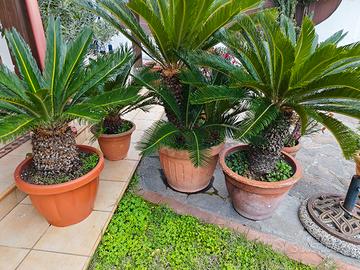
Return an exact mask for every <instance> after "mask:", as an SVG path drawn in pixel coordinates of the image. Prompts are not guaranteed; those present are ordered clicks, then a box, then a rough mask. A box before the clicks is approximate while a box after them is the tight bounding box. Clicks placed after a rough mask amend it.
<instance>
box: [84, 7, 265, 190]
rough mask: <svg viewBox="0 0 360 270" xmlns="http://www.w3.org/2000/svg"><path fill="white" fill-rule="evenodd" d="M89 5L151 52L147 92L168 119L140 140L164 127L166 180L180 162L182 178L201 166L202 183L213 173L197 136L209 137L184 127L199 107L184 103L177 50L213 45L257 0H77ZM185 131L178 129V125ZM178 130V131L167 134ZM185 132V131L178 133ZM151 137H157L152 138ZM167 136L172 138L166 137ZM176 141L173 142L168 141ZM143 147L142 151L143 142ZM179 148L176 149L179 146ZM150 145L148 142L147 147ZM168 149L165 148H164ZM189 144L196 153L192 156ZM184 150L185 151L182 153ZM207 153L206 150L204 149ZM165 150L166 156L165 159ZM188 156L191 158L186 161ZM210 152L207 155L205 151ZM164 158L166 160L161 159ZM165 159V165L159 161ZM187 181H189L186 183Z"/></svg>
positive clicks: (162, 152)
mask: <svg viewBox="0 0 360 270" xmlns="http://www.w3.org/2000/svg"><path fill="white" fill-rule="evenodd" d="M82 2H83V4H84V5H85V6H87V7H88V8H89V9H92V10H94V12H95V13H96V14H98V15H99V16H101V17H102V18H104V19H105V20H107V21H109V22H110V23H111V24H112V25H113V26H115V27H116V28H117V29H118V30H119V31H120V32H121V33H123V34H124V35H125V36H126V37H127V38H129V39H130V40H131V41H133V42H134V43H135V44H138V45H139V46H140V47H141V48H142V50H143V51H144V52H145V53H146V54H147V55H149V56H150V58H152V60H153V61H154V62H155V63H156V65H157V66H159V68H157V72H156V73H158V74H160V86H159V87H152V88H151V91H152V93H153V94H154V95H155V96H156V97H157V98H158V99H159V103H161V104H163V105H164V107H165V113H166V116H167V119H168V121H162V122H158V123H157V124H156V125H155V126H154V127H153V128H152V129H151V130H150V131H149V132H150V133H151V134H152V135H151V134H150V135H151V136H150V135H149V132H147V137H146V138H145V141H150V140H146V139H148V138H150V137H152V138H153V139H155V140H154V143H155V142H158V139H160V138H157V135H158V134H160V133H157V131H159V130H161V131H162V132H161V134H163V135H165V134H164V133H163V132H164V131H166V130H168V133H166V134H167V136H165V138H166V140H163V138H162V145H163V146H164V143H165V141H166V142H167V148H166V149H168V150H166V151H165V150H163V149H160V159H161V161H162V165H163V169H164V172H165V175H166V176H167V178H168V181H169V182H175V181H178V180H176V179H173V180H174V181H172V180H170V177H171V172H169V171H168V170H169V169H170V168H174V167H177V166H180V165H177V164H186V165H183V166H181V168H183V170H182V171H181V172H179V175H180V174H182V175H183V176H182V177H181V179H182V181H185V182H188V183H191V182H192V181H193V180H194V176H193V175H199V174H200V173H201V174H203V170H206V171H207V172H206V174H205V175H206V176H208V175H210V177H206V178H208V179H206V183H207V184H208V183H209V181H210V178H211V175H212V174H213V171H214V170H213V169H214V166H208V164H209V163H202V162H199V160H200V158H199V157H201V156H203V155H201V154H200V152H201V151H200V149H199V148H198V147H199V140H201V139H203V140H204V141H206V140H208V139H209V138H199V133H197V132H195V131H194V130H193V127H191V129H190V130H192V131H194V132H188V127H189V126H190V125H194V126H197V125H198V124H199V115H197V114H193V112H198V113H199V114H202V111H201V110H198V109H195V108H189V106H190V104H189V102H188V101H189V99H188V97H187V95H188V93H189V92H188V90H187V87H188V86H183V84H182V83H181V81H180V74H181V72H182V70H184V69H186V65H184V62H183V61H182V59H181V57H180V56H179V55H180V52H183V51H192V50H196V49H208V48H210V47H211V46H213V45H214V44H215V43H214V41H215V40H214V38H213V36H214V33H216V32H217V31H218V30H220V29H221V28H222V27H224V26H225V25H226V24H228V23H229V22H230V21H231V20H232V19H233V18H234V17H235V16H236V15H238V14H239V13H240V12H241V11H246V10H250V9H251V8H256V7H258V5H259V3H260V1H259V0H246V1H239V0H220V1H218V0H185V1H178V0H172V1H151V2H149V1H145V2H144V1H142V0H132V1H124V0H115V1H106V0H96V1H82ZM194 11H196V12H194ZM134 14H136V15H138V16H139V17H141V18H142V19H143V20H144V21H145V22H146V23H147V25H148V27H149V29H150V32H151V33H150V34H147V33H146V32H145V30H144V29H143V28H142V26H141V25H140V23H139V22H138V21H137V19H136V16H135V15H134ZM185 127H186V130H187V131H186V132H185V131H184V132H181V134H182V135H180V133H179V132H178V131H179V130H184V128H185ZM175 133H176V134H178V136H170V135H175ZM185 133H186V136H183V135H184V134H185ZM156 138H157V139H156ZM171 140H172V141H171ZM175 145H177V147H176V148H174V146H175ZM143 146H144V147H143V151H144V153H147V152H148V146H149V145H148V146H147V144H144V145H143ZM179 147H180V148H181V150H180V149H179ZM150 149H151V147H150ZM170 149H171V150H170ZM194 149H195V150H196V151H195V153H197V154H196V155H197V157H195V156H194ZM185 152H187V153H185ZM206 152H208V153H211V152H212V151H210V150H209V151H206ZM217 153H218V150H217V151H214V152H213V154H212V155H213V158H214V159H215V160H216V159H217ZM165 156H171V159H166V157H165ZM177 157H179V158H177ZM191 157H193V158H192V161H193V162H191ZM209 158H210V157H209ZM165 159H166V160H167V161H166V162H168V163H166V162H165V161H164V160H165ZM170 162H171V164H170ZM165 163H166V164H168V166H165ZM189 185H190V184H189ZM204 186H206V184H204V182H198V183H195V181H194V182H193V184H191V186H188V187H186V185H184V188H180V185H177V186H175V185H174V188H175V189H177V190H179V191H185V192H196V191H199V190H201V189H202V188H204Z"/></svg>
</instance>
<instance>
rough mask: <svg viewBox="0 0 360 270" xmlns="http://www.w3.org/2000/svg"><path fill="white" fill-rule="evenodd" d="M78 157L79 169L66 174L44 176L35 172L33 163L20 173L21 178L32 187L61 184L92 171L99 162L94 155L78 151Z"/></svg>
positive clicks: (97, 157)
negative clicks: (32, 185)
mask: <svg viewBox="0 0 360 270" xmlns="http://www.w3.org/2000/svg"><path fill="white" fill-rule="evenodd" d="M79 157H80V164H79V168H78V169H77V170H74V171H72V172H69V173H67V174H63V175H58V176H57V177H54V176H44V175H42V174H41V173H39V172H38V171H36V169H35V166H34V163H31V164H30V165H29V166H28V167H26V168H25V169H24V170H23V171H22V173H21V178H22V179H23V180H24V181H25V182H27V183H29V184H34V185H54V184H62V183H66V182H69V181H71V180H74V179H77V178H79V177H81V176H83V175H85V174H87V173H88V172H89V171H91V170H92V169H94V168H95V167H96V165H97V164H98V162H99V156H98V155H97V154H95V153H89V152H82V151H79Z"/></svg>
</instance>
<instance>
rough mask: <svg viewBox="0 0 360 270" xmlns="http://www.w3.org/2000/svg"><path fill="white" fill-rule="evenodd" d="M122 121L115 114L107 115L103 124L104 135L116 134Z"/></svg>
mask: <svg viewBox="0 0 360 270" xmlns="http://www.w3.org/2000/svg"><path fill="white" fill-rule="evenodd" d="M123 122H124V120H123V119H122V118H121V116H120V115H119V114H117V113H112V114H109V115H108V116H107V117H106V118H105V119H104V122H103V128H104V130H105V132H106V134H117V133H118V132H119V129H120V127H121V125H122V124H123Z"/></svg>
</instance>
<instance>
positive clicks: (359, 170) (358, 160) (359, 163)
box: [355, 153, 360, 175]
mask: <svg viewBox="0 0 360 270" xmlns="http://www.w3.org/2000/svg"><path fill="white" fill-rule="evenodd" d="M355 165H356V175H360V153H358V154H357V155H356V156H355Z"/></svg>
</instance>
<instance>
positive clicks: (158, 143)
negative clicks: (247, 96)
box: [135, 69, 245, 166]
mask: <svg viewBox="0 0 360 270" xmlns="http://www.w3.org/2000/svg"><path fill="white" fill-rule="evenodd" d="M151 74H153V73H151ZM147 76H149V75H148V73H147V72H145V73H143V74H142V76H141V77H140V76H138V77H136V76H135V79H136V80H138V81H139V82H144V81H145V80H146V79H145V78H146V77H147ZM219 76H222V77H224V78H225V76H223V75H221V74H219ZM153 79H154V80H155V81H158V80H159V77H157V78H156V77H153ZM180 79H181V82H182V83H183V84H184V93H185V97H186V99H185V104H187V106H184V107H180V106H179V105H178V104H177V103H176V101H175V99H174V98H173V97H172V96H171V95H166V94H167V93H168V92H167V91H166V90H165V89H163V88H162V87H161V86H160V87H154V86H153V85H154V83H150V84H146V86H147V88H148V90H149V92H150V93H151V94H153V95H154V96H155V97H158V99H159V104H161V105H163V106H164V107H165V108H166V109H167V110H168V111H172V112H173V113H174V115H176V119H177V123H179V124H178V125H174V124H173V123H170V122H167V121H164V120H161V121H158V122H156V123H155V124H154V125H153V127H151V128H150V129H149V130H147V131H146V134H145V136H144V137H143V138H142V140H141V141H140V142H139V144H138V148H139V149H140V150H142V152H143V154H150V153H153V152H154V151H156V150H158V149H159V148H160V147H162V146H165V147H171V148H174V149H181V150H187V151H189V154H190V158H191V160H192V162H193V164H194V165H195V166H203V165H205V164H206V163H207V160H208V154H209V151H208V150H209V148H210V147H212V146H215V145H217V144H219V143H221V142H223V141H224V138H225V135H226V134H232V133H233V132H234V131H235V130H236V127H235V126H236V123H237V122H238V121H239V119H238V113H239V112H240V111H241V109H242V108H241V106H240V105H243V104H242V103H241V102H239V95H235V96H234V97H233V98H228V99H226V100H220V101H219V100H216V101H212V100H206V102H202V103H200V102H199V104H192V102H191V99H192V94H191V93H193V92H194V91H195V88H194V87H193V86H191V85H190V81H191V84H195V85H196V88H199V89H201V88H202V87H205V86H206V85H208V84H213V83H214V82H215V81H217V80H219V78H218V76H217V75H215V74H214V76H212V77H211V78H210V79H208V78H206V77H205V76H204V74H202V73H201V72H199V70H198V69H188V70H186V71H185V70H184V71H183V72H182V73H181V76H180ZM241 97H244V96H243V95H241ZM243 111H245V109H243Z"/></svg>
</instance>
